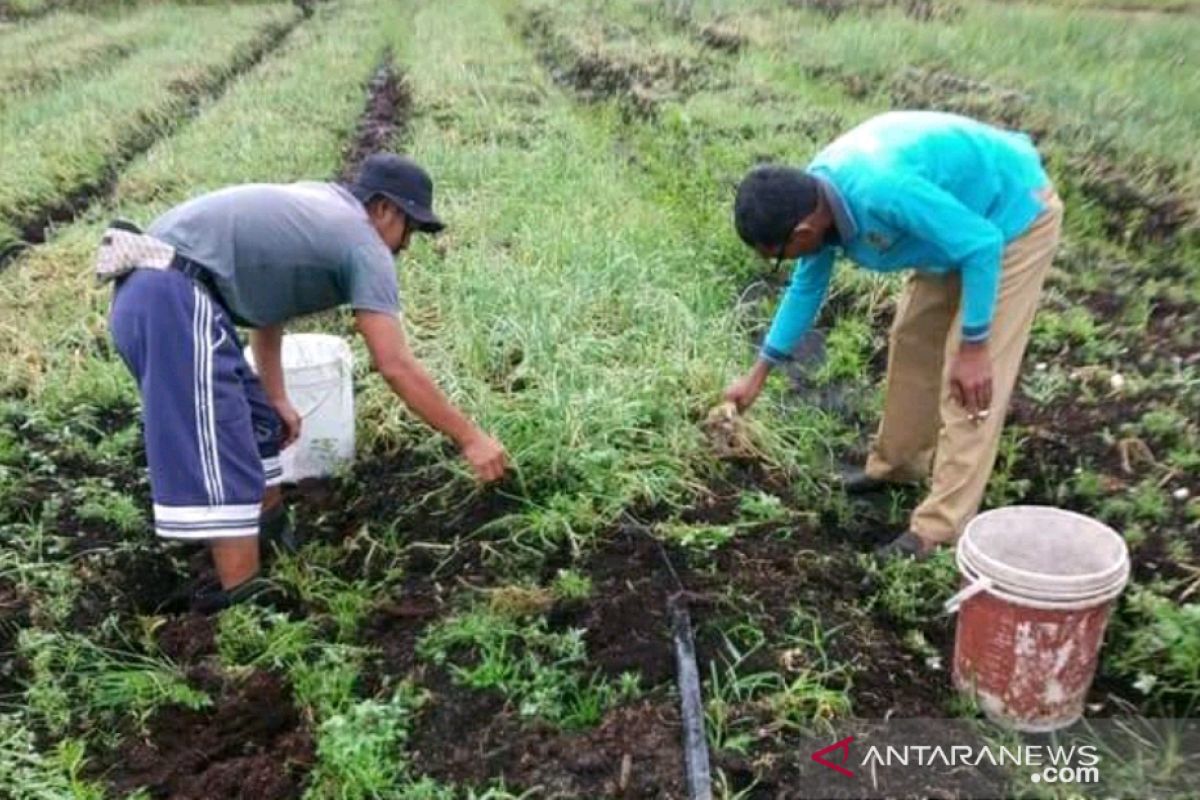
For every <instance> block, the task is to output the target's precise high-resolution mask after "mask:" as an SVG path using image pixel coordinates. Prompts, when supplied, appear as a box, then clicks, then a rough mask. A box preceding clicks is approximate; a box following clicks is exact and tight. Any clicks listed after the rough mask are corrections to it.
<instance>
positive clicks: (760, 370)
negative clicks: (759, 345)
mask: <svg viewBox="0 0 1200 800" xmlns="http://www.w3.org/2000/svg"><path fill="white" fill-rule="evenodd" d="M769 374H771V365H770V364H769V363H768V362H766V361H759V362H758V363H757V364H755V365H754V368H753V369H752V370H750V371H749V372H747V373H746V374H745V375H743V376H742V377H740V378H738V379H737V380H736V381H734V382H733V383H731V384H729V388H727V389H726V390H725V400H727V401H728V402H730V403H733V404H734V405H735V406H737V410H738V411H739V412H740V411H745V410H746V409H748V408H750V406H752V405H754V401H755V400H757V399H758V396H759V395H760V394H762V390H763V386H764V385H765V384H766V382H767V376H768V375H769Z"/></svg>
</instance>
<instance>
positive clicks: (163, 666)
mask: <svg viewBox="0 0 1200 800" xmlns="http://www.w3.org/2000/svg"><path fill="white" fill-rule="evenodd" d="M20 652H21V654H22V656H23V657H24V658H26V659H27V660H28V662H29V665H30V670H31V672H32V676H33V680H32V681H31V682H30V685H29V688H28V689H27V690H26V699H27V701H28V703H29V705H30V707H31V709H32V711H33V712H34V713H35V714H36V715H37V718H38V719H39V720H40V721H41V723H42V724H43V725H44V726H45V727H46V729H47V730H50V731H52V732H54V733H56V734H60V735H61V734H63V733H65V732H66V731H67V730H68V729H69V728H70V726H71V725H72V723H73V722H74V721H75V720H78V719H95V718H100V719H109V720H111V719H114V718H115V717H116V716H117V715H118V714H129V715H132V716H133V717H134V719H135V720H137V721H138V722H139V723H143V722H144V721H145V720H146V718H148V717H149V716H150V714H152V713H153V712H154V711H155V710H156V709H158V708H161V707H162V706H165V705H170V704H179V705H182V706H185V707H188V708H192V709H199V708H203V707H204V706H207V705H208V704H209V698H208V696H207V695H205V694H204V693H203V692H200V691H197V690H195V689H193V688H191V687H190V686H188V684H187V682H186V681H185V680H184V678H183V676H182V675H181V674H179V672H178V670H176V669H175V668H174V667H173V666H171V665H170V664H168V663H167V662H164V661H160V660H158V659H155V658H153V657H150V656H143V655H137V654H135V653H130V652H122V651H118V650H112V649H108V648H103V647H100V646H99V645H96V644H94V643H93V642H92V641H90V640H89V639H87V638H85V637H83V636H79V635H77V634H71V633H51V632H49V631H40V630H25V631H22V632H21V637H20Z"/></svg>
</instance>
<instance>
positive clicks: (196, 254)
mask: <svg viewBox="0 0 1200 800" xmlns="http://www.w3.org/2000/svg"><path fill="white" fill-rule="evenodd" d="M432 205H433V184H432V181H431V180H430V178H429V176H428V175H427V174H426V173H425V171H424V170H422V169H421V168H420V167H419V166H417V165H416V164H415V163H413V162H412V161H411V160H409V159H406V158H402V157H399V156H395V155H391V154H377V155H374V156H371V157H370V158H368V159H367V160H366V161H365V162H364V164H363V168H362V171H361V173H360V174H359V177H358V179H357V181H356V182H355V184H354V185H353V186H352V187H351V188H350V189H349V190H347V189H344V188H343V187H341V186H338V185H335V184H330V183H310V182H306V183H294V184H288V185H275V184H251V185H245V186H234V187H231V188H227V189H222V190H220V191H216V192H213V193H211V194H206V195H203V196H201V197H197V198H194V199H192V200H190V201H188V202H186V203H183V204H182V205H180V206H177V207H176V208H174V209H172V210H171V211H168V212H167V213H166V214H164V215H163V216H161V217H160V218H158V219H157V220H155V221H154V223H153V224H152V225H151V227H150V229H149V231H148V233H149V235H150V236H152V237H153V238H154V239H157V240H160V241H161V242H165V243H166V244H168V245H170V246H171V247H173V248H174V251H175V256H174V259H173V260H172V262H171V265H170V268H168V269H165V270H164V269H150V268H142V269H134V270H133V271H132V272H130V273H129V274H128V275H126V276H125V277H123V278H121V279H120V280H119V282H118V284H117V288H116V291H115V293H114V296H113V305H112V312H111V320H110V323H111V329H112V335H113V339H114V341H115V343H116V346H117V350H118V351H119V352H120V354H121V357H122V359H123V360H124V361H125V363H126V364H127V365H128V366H129V369H130V371H131V372H133V374H134V376H135V378H136V379H137V381H138V388H139V391H140V393H141V396H142V407H143V422H144V427H145V433H146V457H147V462H148V464H149V469H150V483H151V490H152V493H153V496H154V523H155V529H156V531H157V533H158V535H160V536H164V537H168V538H177V539H193V540H202V541H205V542H207V543H208V544H209V547H210V549H211V552H212V556H213V562H214V565H215V567H216V572H217V577H218V579H219V582H220V586H211V587H203V586H202V587H199V588H198V589H197V590H196V593H195V595H194V596H193V598H192V606H193V608H195V609H196V610H199V611H202V612H209V611H215V610H220V609H221V608H224V607H226V606H228V605H230V604H231V603H234V602H237V601H238V600H240V599H243V598H244V597H247V596H250V595H252V594H253V593H254V592H255V591H256V589H257V587H258V586H259V585H260V583H259V582H258V581H256V580H255V579H256V578H257V576H258V572H259V554H260V551H259V539H260V535H261V536H262V538H263V539H264V540H275V541H276V542H277V543H280V544H283V545H285V546H287V545H288V544H289V543H290V535H289V533H288V528H287V518H286V514H285V512H284V509H283V505H282V502H281V495H280V490H279V482H280V478H281V472H280V468H279V459H278V456H279V451H280V449H281V448H282V447H286V446H287V445H288V444H291V443H292V442H294V441H295V440H296V438H297V437H298V436H299V433H300V425H301V419H300V415H299V414H298V413H297V411H296V409H295V408H294V407H293V406H292V404H291V402H290V401H289V400H288V397H287V392H286V391H285V388H284V381H283V369H282V365H281V363H280V348H281V343H282V339H283V324H284V323H285V322H287V321H288V320H291V319H294V318H295V317H299V316H302V315H305V314H311V313H313V312H317V311H322V310H325V309H330V308H334V307H337V306H342V305H349V306H350V307H351V308H352V309H353V310H354V313H355V322H356V325H357V328H358V330H359V332H360V333H361V334H362V335H363V337H364V339H365V340H366V344H367V349H368V350H369V351H370V353H371V359H372V361H373V363H374V365H375V368H376V369H377V370H378V371H379V373H380V374H381V375H382V376H383V378H384V380H386V381H387V382H388V385H389V386H390V387H391V388H392V389H393V391H395V393H396V394H397V395H398V396H399V397H400V398H401V399H402V400H403V401H404V402H405V403H406V404H407V405H408V406H409V408H411V409H412V410H413V411H414V412H415V413H416V414H417V415H418V416H420V417H421V418H422V419H424V420H425V421H426V422H427V423H429V424H430V425H431V426H433V427H434V428H436V429H437V430H439V431H441V432H443V433H445V434H446V435H447V436H449V437H450V438H451V439H453V440H454V441H455V442H456V443H457V444H458V445H459V447H460V448H461V449H462V452H463V455H464V457H465V458H466V460H467V461H468V462H469V463H470V465H471V467H472V469H473V470H474V471H475V473H476V475H477V476H478V477H479V478H480V479H481V480H484V481H494V480H497V479H499V478H500V477H502V476H503V474H504V472H505V471H506V469H507V456H506V454H505V452H504V448H503V447H502V446H501V445H500V443H499V442H497V441H496V440H495V439H493V438H492V437H490V436H488V435H487V434H486V433H484V432H483V431H482V430H480V429H479V428H478V427H477V426H476V425H474V424H473V423H472V422H471V421H470V420H469V419H468V418H467V417H466V416H464V415H463V414H462V413H461V412H460V411H459V410H458V409H457V408H455V407H454V406H453V405H452V404H451V403H450V402H449V401H448V400H447V399H446V397H445V396H444V395H443V394H442V393H441V391H440V390H439V389H438V388H437V386H436V385H435V384H434V382H433V380H432V379H431V378H430V377H429V375H428V373H426V371H425V370H424V368H423V367H422V366H421V364H420V363H419V362H418V361H417V360H416V358H415V357H414V356H413V354H412V352H411V351H410V349H409V347H408V344H407V341H406V339H405V335H404V329H403V327H402V326H401V324H400V320H399V317H398V315H399V312H400V292H399V289H398V286H397V281H396V271H395V263H394V256H395V255H396V254H398V253H399V252H400V251H401V250H404V249H405V248H406V247H407V246H408V242H409V239H410V237H411V236H412V234H413V232H414V231H420V232H425V233H437V232H438V231H440V230H441V229H442V228H443V227H444V226H443V224H442V222H441V221H440V220H439V219H438V218H437V216H436V215H435V214H434V213H433V208H432ZM235 325H242V326H246V327H249V328H251V333H250V346H251V349H252V350H253V352H254V359H255V363H256V365H257V367H258V374H257V375H256V374H255V373H254V372H253V371H251V369H250V367H249V365H248V364H247V363H246V361H245V359H244V357H243V355H242V351H241V348H240V347H239V346H238V341H237V334H236V330H235V328H234V326H235Z"/></svg>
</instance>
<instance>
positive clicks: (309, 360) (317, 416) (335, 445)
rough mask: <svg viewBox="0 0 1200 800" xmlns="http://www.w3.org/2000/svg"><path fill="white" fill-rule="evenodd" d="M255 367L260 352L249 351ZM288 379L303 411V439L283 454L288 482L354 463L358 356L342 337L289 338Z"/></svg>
mask: <svg viewBox="0 0 1200 800" xmlns="http://www.w3.org/2000/svg"><path fill="white" fill-rule="evenodd" d="M246 360H247V361H249V362H250V366H251V367H252V368H255V369H257V367H256V366H255V364H254V354H253V353H251V351H250V348H246ZM281 360H282V362H283V380H284V386H285V387H286V388H287V393H288V398H289V399H290V400H291V401H292V405H293V406H295V407H296V410H297V411H298V412H299V413H300V417H301V418H302V419H303V423H302V425H301V426H300V439H299V440H298V441H296V442H295V443H294V444H293V445H292V446H291V447H289V448H287V449H286V450H284V451H283V453H281V454H280V461H281V462H282V466H283V480H284V482H285V483H294V482H296V481H299V480H302V479H304V478H320V477H325V476H328V475H331V474H333V473H334V471H336V470H337V468H338V467H340V466H342V465H344V464H348V463H350V462H351V461H353V460H354V383H353V381H354V355H353V354H352V353H351V352H350V346H349V345H348V344H346V342H345V341H344V340H343V339H342V338H341V337H339V336H330V335H328V334H323V333H295V334H288V335H286V336H284V337H283V348H282V353H281Z"/></svg>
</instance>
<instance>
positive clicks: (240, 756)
mask: <svg viewBox="0 0 1200 800" xmlns="http://www.w3.org/2000/svg"><path fill="white" fill-rule="evenodd" d="M193 627H197V626H193ZM200 633H201V635H202V634H203V631H201V632H200ZM172 635H173V636H175V637H177V638H178V639H180V640H182V639H185V638H188V637H190V636H191V635H192V634H191V632H190V631H175V632H174V633H173V634H172ZM210 641H211V639H210ZM192 646H193V643H191V642H190V641H189V643H188V645H187V647H188V648H191V647H192ZM189 655H190V656H192V657H194V656H195V655H196V653H194V652H190V653H189ZM188 680H189V683H191V684H192V685H193V686H196V687H198V688H201V689H203V690H205V691H206V692H208V694H209V696H210V697H211V698H212V701H213V702H212V705H211V706H210V707H209V708H207V709H204V710H202V711H191V710H189V709H184V708H180V707H167V708H164V709H160V710H159V711H157V712H155V714H154V715H153V716H152V717H151V718H150V719H149V720H148V722H147V723H146V735H145V736H144V737H143V736H140V735H138V733H137V732H136V731H134V730H132V729H131V730H129V731H127V733H126V736H125V738H124V740H123V741H122V743H121V745H120V746H119V747H118V748H117V749H116V751H115V752H113V753H111V754H110V755H109V756H108V757H107V758H105V759H103V760H101V761H99V762H98V763H97V766H96V769H95V776H96V777H103V779H104V780H105V782H106V783H107V784H108V786H109V788H110V789H111V791H112V792H113V793H114V795H117V796H125V795H126V794H128V793H129V792H132V791H135V790H137V789H139V788H145V789H147V790H148V791H149V794H150V796H151V797H170V798H172V800H211V798H215V797H221V798H236V799H237V800H285V799H287V798H299V797H301V796H302V794H303V790H304V783H305V776H306V774H307V772H308V770H309V768H310V767H311V766H312V764H313V762H314V759H315V745H314V742H313V738H312V735H311V734H310V733H309V732H308V730H307V728H306V726H305V724H304V722H303V719H302V717H301V714H300V712H299V711H298V710H297V708H296V707H295V705H294V703H293V702H292V696H291V690H290V689H289V688H288V686H287V684H286V683H285V682H284V681H283V680H281V679H280V678H278V677H277V676H275V675H272V674H271V673H268V672H254V673H251V674H250V675H248V676H246V677H245V678H242V679H232V678H230V677H228V676H226V675H224V674H221V673H218V672H216V671H214V670H211V669H209V668H207V667H205V666H203V665H200V666H196V667H193V668H192V669H190V670H189V671H188Z"/></svg>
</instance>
